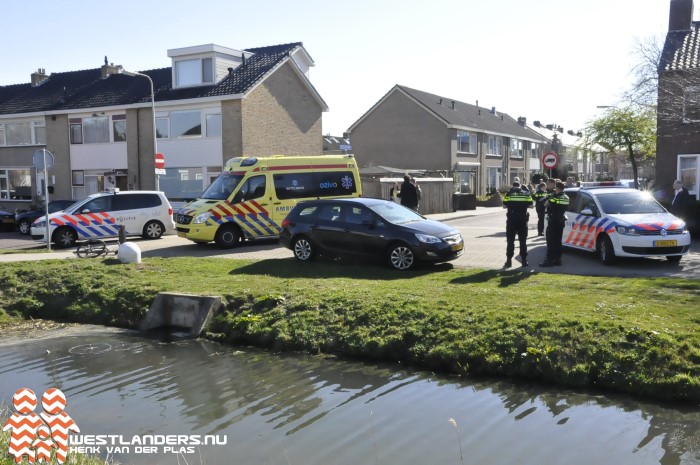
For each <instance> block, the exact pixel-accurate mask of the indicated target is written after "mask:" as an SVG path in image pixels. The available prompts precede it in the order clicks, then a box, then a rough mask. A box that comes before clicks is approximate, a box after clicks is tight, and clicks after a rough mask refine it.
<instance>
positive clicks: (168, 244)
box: [0, 208, 700, 279]
mask: <svg viewBox="0 0 700 465" xmlns="http://www.w3.org/2000/svg"><path fill="white" fill-rule="evenodd" d="M464 215H470V216H468V217H464ZM433 217H434V218H436V219H439V220H441V221H445V222H448V223H449V224H451V225H453V226H454V227H456V228H457V229H459V231H460V232H461V233H462V235H463V236H464V239H465V243H466V252H465V254H464V255H462V256H461V257H460V258H459V259H457V260H455V261H453V262H451V264H452V265H453V266H455V267H463V268H471V267H477V268H486V269H494V270H496V269H501V268H502V266H503V264H504V262H505V258H506V257H505V249H506V238H505V211H503V210H502V209H498V208H488V209H479V210H478V211H476V212H459V213H456V214H445V215H434V216H433ZM530 227H531V228H533V227H535V224H534V223H532V222H531V225H530ZM531 233H532V234H531V236H530V237H529V238H528V243H529V251H530V252H529V257H528V261H529V262H530V266H528V267H527V268H520V262H519V259H518V258H516V259H515V260H514V261H513V265H514V268H513V269H514V270H520V271H527V272H546V273H564V274H578V275H587V276H649V277H660V276H665V277H685V278H692V279H700V246H698V243H697V241H694V242H693V245H692V247H691V252H690V253H689V254H688V255H687V256H685V257H683V259H682V260H681V262H680V263H677V264H676V263H670V262H668V261H667V260H665V259H663V258H645V259H619V260H618V263H617V264H616V265H613V266H606V265H603V264H602V263H601V262H600V260H599V259H598V258H597V257H596V256H594V255H593V254H588V253H585V252H580V251H576V250H566V249H565V252H564V257H563V266H561V267H553V268H539V267H538V266H537V265H538V264H539V263H540V262H542V261H543V260H544V255H545V252H546V245H545V241H544V238H543V237H537V235H536V231H535V230H532V229H531ZM130 241H133V242H134V243H136V244H138V246H139V248H140V249H141V256H142V257H144V258H146V257H180V256H191V257H216V258H242V259H257V260H261V259H279V258H290V257H291V256H292V253H291V251H289V250H287V249H284V248H282V247H280V246H279V245H278V244H277V241H276V240H265V241H253V242H246V243H244V244H243V245H242V246H241V247H238V248H235V249H231V250H222V249H218V248H216V247H215V246H214V244H213V243H212V244H207V245H197V244H194V243H192V242H190V241H188V240H185V239H181V238H178V237H177V236H165V237H163V238H161V239H159V240H155V241H147V240H142V239H130ZM36 246H37V244H36V243H35V242H33V241H32V240H31V239H29V238H28V237H27V236H21V235H20V234H17V233H0V249H17V250H20V249H27V248H32V247H36ZM516 253H518V248H517V244H516ZM74 257H75V254H73V253H72V251H54V252H52V253H50V254H49V253H45V252H42V253H30V254H24V253H23V254H5V255H0V263H1V262H9V261H20V260H40V259H47V258H74Z"/></svg>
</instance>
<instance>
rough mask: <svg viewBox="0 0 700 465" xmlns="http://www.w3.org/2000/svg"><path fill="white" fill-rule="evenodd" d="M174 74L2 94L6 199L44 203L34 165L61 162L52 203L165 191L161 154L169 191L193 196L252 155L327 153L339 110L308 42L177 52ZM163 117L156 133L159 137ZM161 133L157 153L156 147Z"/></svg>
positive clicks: (115, 69) (0, 148) (88, 76)
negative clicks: (325, 143) (326, 135)
mask: <svg viewBox="0 0 700 465" xmlns="http://www.w3.org/2000/svg"><path fill="white" fill-rule="evenodd" d="M168 56H169V57H170V58H171V60H172V66H171V67H169V68H160V69H152V70H148V71H143V72H142V74H145V75H147V76H148V77H149V78H150V79H151V80H152V82H153V96H154V100H155V118H154V115H153V112H152V106H153V105H152V101H151V87H150V83H149V81H148V79H147V78H145V77H144V76H138V75H136V76H134V75H133V73H128V71H126V70H125V69H124V68H123V67H122V66H119V65H113V64H109V63H108V62H107V57H105V63H104V65H103V66H101V67H100V68H95V69H88V70H82V71H69V72H61V73H52V74H50V75H49V74H47V73H46V72H45V70H43V69H39V70H38V71H37V72H35V73H33V74H32V75H31V82H30V83H27V84H17V85H8V86H0V201H2V203H3V205H4V206H5V207H7V208H9V207H14V208H28V207H29V205H30V204H32V203H36V200H37V190H40V186H41V185H42V183H43V179H42V178H43V173H42V172H37V171H36V170H35V169H34V168H33V167H32V166H33V165H32V155H33V154H34V153H35V152H36V151H37V150H38V149H42V148H46V149H47V150H49V151H50V152H51V153H52V154H53V155H54V160H55V164H54V167H53V168H52V169H51V170H50V171H49V173H48V174H49V185H50V186H53V190H54V194H53V197H52V198H57V199H58V198H66V199H76V200H77V199H80V198H83V197H85V196H86V195H89V194H92V193H94V192H99V191H102V190H104V189H106V188H109V187H119V188H120V189H124V190H126V189H153V188H155V187H156V175H155V166H154V146H156V147H155V148H157V151H158V152H160V153H163V154H164V155H165V159H166V167H165V171H166V173H165V174H163V175H160V176H159V177H158V181H159V188H160V189H161V190H163V191H165V192H166V194H167V195H168V198H170V199H171V200H173V201H181V200H185V199H188V198H192V197H194V196H196V195H198V194H199V193H201V192H202V190H203V189H204V188H205V187H206V186H207V185H208V184H209V183H210V180H211V179H212V178H213V177H215V176H217V175H218V174H219V172H220V171H221V170H222V167H223V165H224V163H225V161H226V160H228V159H229V158H231V157H235V156H241V155H257V156H262V155H271V154H280V153H281V154H287V155H295V154H306V155H320V154H321V153H322V138H321V114H322V112H324V111H327V110H328V108H327V105H326V103H325V102H324V100H323V99H322V98H321V96H320V95H319V93H318V92H317V91H316V89H315V88H314V86H313V85H312V84H311V82H310V80H309V68H310V67H311V66H314V62H313V60H312V59H311V57H310V56H309V54H308V53H307V52H306V50H305V49H304V47H303V45H302V44H301V43H290V44H283V45H274V46H269V47H260V48H251V49H246V50H235V49H230V48H226V47H221V46H218V45H214V44H208V45H200V46H194V47H186V48H179V49H172V50H168ZM154 119H155V126H156V127H155V131H154V127H153V126H154ZM154 134H156V137H157V139H156V144H154V140H153V139H154Z"/></svg>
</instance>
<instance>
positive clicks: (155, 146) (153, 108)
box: [119, 68, 160, 191]
mask: <svg viewBox="0 0 700 465" xmlns="http://www.w3.org/2000/svg"><path fill="white" fill-rule="evenodd" d="M119 72H120V73H121V74H125V75H127V76H141V77H145V78H146V79H148V83H149V84H150V85H151V112H152V113H153V159H154V160H155V156H156V154H157V153H158V138H157V137H156V135H157V133H156V98H155V94H154V93H153V79H151V76H149V75H147V74H143V73H138V72H136V71H127V70H125V69H124V68H121V69H120V70H119ZM159 178H160V175H159V174H156V190H157V191H159V190H160V182H159V181H160V180H159Z"/></svg>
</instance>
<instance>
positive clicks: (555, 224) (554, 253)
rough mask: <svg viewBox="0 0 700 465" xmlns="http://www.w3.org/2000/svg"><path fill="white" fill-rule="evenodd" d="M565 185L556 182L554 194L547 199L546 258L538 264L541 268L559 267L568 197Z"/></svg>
mask: <svg viewBox="0 0 700 465" xmlns="http://www.w3.org/2000/svg"><path fill="white" fill-rule="evenodd" d="M565 187H566V185H565V184H564V183H563V182H561V181H557V182H556V184H555V188H554V194H552V195H550V196H549V197H547V200H545V203H544V205H545V207H546V208H547V236H546V238H547V258H545V260H544V262H542V263H540V266H541V267H550V266H561V237H562V234H563V233H564V223H565V222H566V216H565V213H566V209H567V208H568V207H569V197H568V196H567V195H566V194H565V193H564V188H565Z"/></svg>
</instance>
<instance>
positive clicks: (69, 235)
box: [53, 226, 78, 249]
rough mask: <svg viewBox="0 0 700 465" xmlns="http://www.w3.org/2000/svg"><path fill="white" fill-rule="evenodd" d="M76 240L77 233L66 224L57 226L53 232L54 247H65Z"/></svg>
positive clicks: (73, 243)
mask: <svg viewBox="0 0 700 465" xmlns="http://www.w3.org/2000/svg"><path fill="white" fill-rule="evenodd" d="M77 240H78V235H77V234H76V232H75V231H74V230H73V229H71V228H69V227H67V226H66V227H63V228H58V229H57V230H55V231H54V232H53V243H54V244H56V248H59V249H65V248H68V247H73V246H74V245H75V241H77Z"/></svg>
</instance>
